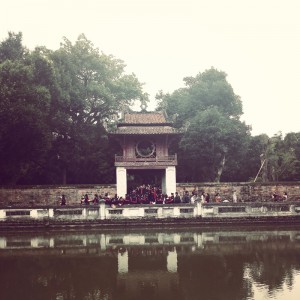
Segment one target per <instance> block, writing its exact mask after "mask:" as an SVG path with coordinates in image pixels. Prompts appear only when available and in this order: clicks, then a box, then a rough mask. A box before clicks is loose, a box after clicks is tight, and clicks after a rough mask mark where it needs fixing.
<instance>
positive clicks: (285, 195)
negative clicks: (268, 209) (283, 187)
mask: <svg viewBox="0 0 300 300" xmlns="http://www.w3.org/2000/svg"><path fill="white" fill-rule="evenodd" d="M287 199H288V194H287V192H284V193H283V201H287Z"/></svg>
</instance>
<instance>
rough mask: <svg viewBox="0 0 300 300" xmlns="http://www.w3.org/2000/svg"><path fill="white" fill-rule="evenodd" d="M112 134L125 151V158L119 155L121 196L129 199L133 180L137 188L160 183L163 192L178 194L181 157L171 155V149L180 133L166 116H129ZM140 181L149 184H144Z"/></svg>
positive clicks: (142, 113)
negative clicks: (178, 167) (128, 195)
mask: <svg viewBox="0 0 300 300" xmlns="http://www.w3.org/2000/svg"><path fill="white" fill-rule="evenodd" d="M111 135H112V136H113V137H115V138H116V139H117V140H118V141H119V143H120V145H121V147H122V151H123V155H121V156H120V155H116V156H115V167H116V181H117V194H118V196H122V197H124V196H125V194H126V193H127V192H128V188H129V187H128V183H130V182H131V181H132V182H135V184H136V185H138V183H145V184H147V183H150V184H159V185H160V186H161V188H162V192H163V193H165V194H168V195H170V194H171V193H175V191H176V166H177V155H176V153H174V154H171V155H170V154H169V147H170V144H171V142H172V141H174V138H176V137H178V136H179V132H178V130H176V129H175V128H173V126H172V123H170V122H168V121H167V120H166V116H165V115H164V113H162V112H145V111H142V112H130V113H125V114H124V117H123V119H122V120H121V121H120V122H119V123H118V125H117V129H116V130H115V132H112V133H111ZM139 178H144V181H147V182H140V181H139V180H140V179H139ZM138 179H139V180H138Z"/></svg>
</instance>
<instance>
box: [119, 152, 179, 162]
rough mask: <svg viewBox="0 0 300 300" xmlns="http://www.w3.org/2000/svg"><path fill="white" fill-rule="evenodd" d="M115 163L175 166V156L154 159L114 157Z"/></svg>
mask: <svg viewBox="0 0 300 300" xmlns="http://www.w3.org/2000/svg"><path fill="white" fill-rule="evenodd" d="M115 163H125V164H126V163H135V164H136V163H137V164H139V163H153V164H164V163H165V164H174V165H176V164H177V154H174V155H168V156H156V157H126V156H118V155H116V156H115Z"/></svg>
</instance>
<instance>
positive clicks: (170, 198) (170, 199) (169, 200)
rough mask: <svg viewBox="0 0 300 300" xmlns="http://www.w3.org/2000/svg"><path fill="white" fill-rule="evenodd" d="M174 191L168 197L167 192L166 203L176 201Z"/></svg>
mask: <svg viewBox="0 0 300 300" xmlns="http://www.w3.org/2000/svg"><path fill="white" fill-rule="evenodd" d="M174 198H175V197H174V193H171V196H170V197H168V195H167V194H166V195H165V203H166V204H171V203H174Z"/></svg>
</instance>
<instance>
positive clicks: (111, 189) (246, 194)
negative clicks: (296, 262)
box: [0, 182, 300, 206]
mask: <svg viewBox="0 0 300 300" xmlns="http://www.w3.org/2000/svg"><path fill="white" fill-rule="evenodd" d="M194 189H196V190H197V191H198V192H200V193H201V192H202V191H204V192H208V193H209V194H210V195H211V196H212V197H213V196H214V195H215V194H216V193H220V195H221V197H222V199H223V200H224V199H228V200H230V201H231V200H232V194H233V191H235V192H236V194H237V197H238V200H239V201H242V202H248V201H268V200H271V195H272V194H273V193H274V192H276V193H278V194H279V195H283V193H284V192H287V193H288V197H289V199H290V200H300V182H272V183H249V182H240V183H236V182H235V183H219V184H217V183H177V191H178V192H179V193H180V194H181V195H182V193H183V192H184V191H185V190H187V191H189V192H192V191H193V190H194ZM96 193H97V194H99V195H104V194H105V193H109V195H110V196H111V197H112V196H114V194H116V185H115V184H111V185H74V186H17V187H1V188H0V205H1V206H7V205H13V206H28V205H29V206H33V205H57V204H59V203H60V196H61V195H62V194H64V195H65V196H66V199H67V204H68V205H75V204H80V200H81V197H82V196H83V195H85V194H88V195H89V198H90V199H93V197H94V194H96Z"/></svg>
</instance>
